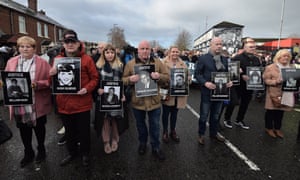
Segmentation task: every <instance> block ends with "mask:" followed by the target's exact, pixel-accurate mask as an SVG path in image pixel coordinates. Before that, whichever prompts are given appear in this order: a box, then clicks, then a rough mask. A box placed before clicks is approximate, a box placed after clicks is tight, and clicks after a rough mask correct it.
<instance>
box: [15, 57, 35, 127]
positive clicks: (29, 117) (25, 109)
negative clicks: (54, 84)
mask: <svg viewBox="0 0 300 180" xmlns="http://www.w3.org/2000/svg"><path fill="white" fill-rule="evenodd" d="M34 59H35V56H33V57H32V58H31V59H28V60H26V61H27V62H26V63H25V59H24V58H23V57H22V56H20V58H19V60H18V65H17V68H16V71H17V72H30V78H31V80H33V79H34V76H35V69H36V68H35V61H34ZM32 99H33V102H35V100H34V91H33V93H32ZM13 113H14V116H15V119H16V120H17V121H19V122H21V123H24V124H27V125H28V126H36V110H35V105H34V104H33V105H18V106H14V107H13Z"/></svg>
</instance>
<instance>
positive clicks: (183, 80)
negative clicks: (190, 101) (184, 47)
mask: <svg viewBox="0 0 300 180" xmlns="http://www.w3.org/2000/svg"><path fill="white" fill-rule="evenodd" d="M170 76H171V77H170V96H188V95H189V80H188V70H187V69H185V68H171V69H170Z"/></svg>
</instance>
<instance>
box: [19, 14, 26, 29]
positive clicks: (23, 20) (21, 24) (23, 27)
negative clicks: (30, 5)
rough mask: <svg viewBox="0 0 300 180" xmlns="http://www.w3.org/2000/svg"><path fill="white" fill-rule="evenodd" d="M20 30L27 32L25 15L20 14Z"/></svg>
mask: <svg viewBox="0 0 300 180" xmlns="http://www.w3.org/2000/svg"><path fill="white" fill-rule="evenodd" d="M19 32H20V33H26V21H25V17H23V16H19Z"/></svg>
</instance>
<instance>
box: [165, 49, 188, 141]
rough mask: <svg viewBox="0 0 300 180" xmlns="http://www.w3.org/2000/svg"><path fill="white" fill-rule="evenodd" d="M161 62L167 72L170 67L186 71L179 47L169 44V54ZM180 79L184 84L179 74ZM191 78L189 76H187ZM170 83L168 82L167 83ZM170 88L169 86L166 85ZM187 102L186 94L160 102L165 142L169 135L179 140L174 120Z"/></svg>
mask: <svg viewBox="0 0 300 180" xmlns="http://www.w3.org/2000/svg"><path fill="white" fill-rule="evenodd" d="M162 62H163V64H164V65H165V66H166V67H167V68H168V71H169V74H170V71H171V68H184V69H186V70H187V71H188V68H187V65H186V64H185V62H184V61H182V60H181V59H180V58H179V49H178V47H177V46H171V47H170V48H169V55H168V56H167V57H165V58H164V59H163V61H162ZM180 78H182V79H181V81H182V84H181V85H184V83H185V82H184V78H183V77H182V75H181V77H180ZM188 79H189V80H190V79H191V76H189V77H188ZM169 84H170V83H169ZM167 89H170V87H167ZM186 103H187V96H170V97H169V98H168V100H166V101H163V102H162V104H163V105H162V110H163V112H162V124H163V137H162V140H163V142H165V143H168V142H169V139H170V137H171V139H172V140H174V141H175V142H179V141H180V138H179V136H178V135H177V133H176V121H177V113H178V109H183V108H185V106H186ZM169 121H170V131H169V132H170V133H168V123H169Z"/></svg>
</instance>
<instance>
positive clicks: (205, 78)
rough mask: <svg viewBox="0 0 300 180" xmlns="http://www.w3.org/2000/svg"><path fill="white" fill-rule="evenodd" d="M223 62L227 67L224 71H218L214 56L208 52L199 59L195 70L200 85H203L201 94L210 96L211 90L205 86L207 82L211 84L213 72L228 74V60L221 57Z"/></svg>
mask: <svg viewBox="0 0 300 180" xmlns="http://www.w3.org/2000/svg"><path fill="white" fill-rule="evenodd" d="M221 62H222V64H223V65H224V66H225V69H224V70H221V71H218V70H217V68H216V64H215V60H214V58H213V55H212V54H211V53H210V52H208V53H207V54H204V55H202V56H200V57H199V59H198V61H197V63H196V69H195V74H194V76H195V78H196V79H197V81H198V83H199V84H200V85H201V93H202V94H204V95H210V89H208V88H206V87H205V86H204V84H205V83H206V82H211V81H212V80H211V73H212V72H228V62H227V58H226V57H224V56H221Z"/></svg>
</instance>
